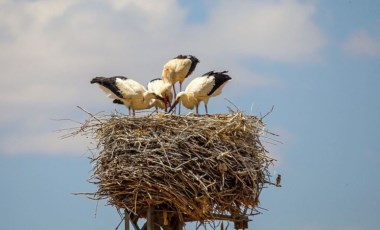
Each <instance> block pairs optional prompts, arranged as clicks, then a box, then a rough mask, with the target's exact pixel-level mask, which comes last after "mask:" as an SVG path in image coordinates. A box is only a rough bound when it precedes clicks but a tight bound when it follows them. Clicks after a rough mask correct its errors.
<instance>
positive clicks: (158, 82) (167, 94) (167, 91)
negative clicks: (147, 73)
mask: <svg viewBox="0 0 380 230" xmlns="http://www.w3.org/2000/svg"><path fill="white" fill-rule="evenodd" d="M171 87H172V85H171V84H170V83H168V82H165V81H164V80H162V79H161V78H156V79H153V80H151V81H150V82H149V83H148V91H152V92H154V93H155V94H157V95H159V96H160V97H162V98H164V101H161V100H158V99H154V102H153V104H154V106H156V109H157V107H158V108H161V109H164V110H165V112H167V108H168V105H169V106H170V105H171V103H172V100H173V93H172V90H171Z"/></svg>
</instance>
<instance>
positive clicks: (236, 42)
mask: <svg viewBox="0 0 380 230" xmlns="http://www.w3.org/2000/svg"><path fill="white" fill-rule="evenodd" d="M314 14H315V7H314V6H313V5H311V4H302V3H299V2H297V1H291V0H289V1H287V0H285V1H246V0H240V1H223V2H222V4H220V5H219V6H217V7H216V8H215V9H214V10H213V11H212V13H211V16H210V19H209V20H210V21H209V22H208V24H207V25H204V26H200V27H199V30H200V31H199V32H198V33H197V34H198V35H204V36H200V39H199V41H197V42H200V43H202V42H203V43H205V44H208V46H207V47H208V49H211V52H214V53H218V55H222V54H225V53H229V54H233V55H236V56H241V55H243V56H248V57H259V58H262V59H270V60H279V61H302V60H305V59H313V58H316V57H317V56H318V54H319V51H320V50H321V49H322V48H323V47H324V45H325V43H326V39H325V38H324V36H323V34H322V32H321V31H320V29H319V28H318V26H317V25H316V23H315V22H314V21H313V16H314ZM201 31H203V32H201ZM204 31H207V33H206V34H204ZM213 47H215V48H214V49H213Z"/></svg>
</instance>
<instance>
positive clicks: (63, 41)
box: [0, 0, 380, 230]
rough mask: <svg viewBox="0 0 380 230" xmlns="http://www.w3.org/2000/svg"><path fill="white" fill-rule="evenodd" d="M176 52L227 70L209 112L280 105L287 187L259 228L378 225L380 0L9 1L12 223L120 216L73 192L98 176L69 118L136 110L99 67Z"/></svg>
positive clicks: (1, 152)
mask: <svg viewBox="0 0 380 230" xmlns="http://www.w3.org/2000/svg"><path fill="white" fill-rule="evenodd" d="M178 54H192V55H195V56H196V57H197V58H199V60H200V63H199V64H198V66H197V68H196V69H195V71H194V73H193V74H192V75H191V77H190V78H189V80H191V78H193V77H196V76H200V75H202V74H203V73H205V72H208V71H210V70H216V71H223V70H228V71H229V74H230V76H231V77H232V80H231V81H230V82H229V83H228V84H227V85H226V87H225V88H224V90H223V93H222V95H220V96H219V97H216V98H213V99H211V100H210V102H209V106H208V108H209V112H210V113H227V112H228V109H227V107H228V106H231V104H229V102H227V100H225V98H226V99H228V100H230V101H231V102H233V104H234V105H236V106H237V107H238V108H239V109H240V110H242V111H244V112H245V113H246V114H252V115H260V114H266V113H267V112H268V111H270V109H271V108H272V106H274V110H273V112H272V113H270V114H269V115H268V116H267V117H266V118H265V120H264V121H265V122H266V124H267V128H268V130H270V131H271V132H273V133H276V134H278V135H279V136H278V137H276V139H277V140H278V141H281V143H282V144H275V145H274V144H273V143H267V142H264V144H265V146H266V147H267V149H268V150H269V151H270V154H271V156H273V157H274V158H276V159H277V162H276V163H275V165H274V167H273V168H271V172H272V173H273V175H276V174H278V173H279V174H281V175H282V184H283V186H282V187H281V188H276V187H273V186H270V187H268V188H266V189H264V190H263V192H262V194H261V197H260V198H261V199H260V201H261V202H260V206H261V207H262V208H263V209H262V214H261V215H258V216H255V217H253V218H252V221H251V222H250V223H249V229H289V230H298V229H299V230H320V229H323V230H325V229H349V230H351V229H352V230H356V229H363V230H367V229H368V230H369V229H377V228H378V226H379V224H378V217H379V215H378V213H379V211H378V206H379V204H380V192H379V191H380V180H379V179H378V178H379V176H380V175H379V171H378V169H377V167H378V165H379V164H380V145H379V143H380V142H379V130H380V121H379V117H380V104H379V102H378V100H379V98H380V93H379V87H380V2H379V1H377V0H361V1H359V0H336V1H329V0H319V1H318V0H266V1H264V0H261V1H260V0H251V1H248V0H236V1H227V0H220V1H211V0H204V1H202V0H193V1H185V0H166V1H153V0H102V1H100V0H93V1H90V0H54V1H50V0H33V1H32V0H30V1H28V0H16V1H12V0H0V78H1V84H0V107H1V113H0V184H1V185H0V186H1V189H0V204H1V205H0V229H13V230H19V229H20V230H21V229H39V230H43V229H52V228H54V229H57V230H60V229H62V230H63V229H94V230H96V229H115V227H116V226H117V224H118V222H119V221H120V217H119V216H118V214H117V212H116V210H115V208H113V207H110V206H106V205H105V202H103V201H101V202H95V201H92V200H90V199H87V198H86V197H84V196H76V195H73V193H75V192H92V191H95V189H96V188H95V187H94V186H93V185H91V184H89V183H88V182H87V181H86V180H87V179H88V178H89V177H90V175H91V165H90V163H89V160H88V156H89V151H88V148H89V146H91V145H92V144H93V143H92V140H88V139H85V138H83V137H80V136H78V137H74V138H68V139H62V138H61V136H62V135H63V133H62V132H57V131H59V130H62V129H66V128H71V127H76V126H77V125H78V124H77V123H76V122H75V121H79V122H82V121H84V120H85V119H86V118H87V114H86V113H84V112H83V111H82V110H80V109H78V108H77V106H81V107H83V108H85V109H86V110H88V111H90V112H92V113H97V112H99V111H106V112H112V111H115V110H118V111H120V112H125V113H127V109H126V108H124V107H120V106H118V105H114V104H112V103H111V101H110V99H109V98H106V97H105V95H104V93H103V92H102V91H101V90H100V89H99V88H98V87H95V86H94V85H91V84H90V80H91V79H92V78H93V77H95V76H114V75H125V76H127V77H129V78H132V79H135V80H137V81H139V82H141V83H142V84H146V83H147V82H149V80H151V79H153V78H157V77H160V76H161V71H162V66H163V64H164V63H166V62H167V61H168V60H170V59H171V58H173V57H175V56H177V55H178ZM186 84H187V83H186V81H185V83H184V85H186ZM200 108H201V110H200V111H201V112H203V108H202V106H201V107H200ZM184 112H186V113H187V112H189V111H186V110H185V111H184ZM263 140H264V139H263ZM187 227H188V229H192V228H193V226H192V225H188V226H187Z"/></svg>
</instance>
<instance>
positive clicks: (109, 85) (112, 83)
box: [91, 76, 163, 115]
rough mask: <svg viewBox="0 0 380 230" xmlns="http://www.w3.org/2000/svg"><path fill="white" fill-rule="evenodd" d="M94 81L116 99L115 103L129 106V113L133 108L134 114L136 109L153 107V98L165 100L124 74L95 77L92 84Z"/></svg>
mask: <svg viewBox="0 0 380 230" xmlns="http://www.w3.org/2000/svg"><path fill="white" fill-rule="evenodd" d="M94 83H97V84H98V85H99V86H100V88H101V89H102V90H103V91H104V92H105V93H106V94H107V96H108V97H110V98H112V99H114V100H113V102H114V103H116V104H124V105H125V106H127V107H128V109H129V114H131V109H132V112H133V115H135V110H142V109H148V108H151V107H153V106H154V105H153V99H159V100H163V98H162V97H160V96H159V95H157V94H155V93H154V92H150V91H147V90H146V89H145V87H144V86H143V85H141V84H140V83H138V82H136V81H134V80H132V79H128V78H127V77H124V76H115V77H108V78H107V77H95V78H93V79H92V80H91V84H94Z"/></svg>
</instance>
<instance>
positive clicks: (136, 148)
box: [72, 112, 274, 222]
mask: <svg viewBox="0 0 380 230" xmlns="http://www.w3.org/2000/svg"><path fill="white" fill-rule="evenodd" d="M264 126H265V125H264V123H263V122H262V120H261V119H259V118H257V117H255V116H247V115H244V114H243V113H240V112H234V113H230V114H215V115H208V116H198V115H187V116H186V115H180V116H179V115H167V114H155V115H150V116H139V117H131V116H125V115H122V114H112V115H101V116H96V117H95V116H93V117H91V118H90V119H89V120H87V121H86V123H84V124H83V125H82V126H81V127H80V128H79V129H78V130H76V132H74V133H72V134H84V135H85V136H90V137H92V138H94V139H95V140H96V142H97V151H98V153H96V154H94V155H93V156H92V157H91V161H92V163H93V165H94V168H93V175H92V177H91V178H90V182H92V183H94V184H96V185H97V188H98V189H97V191H96V192H94V193H87V195H89V196H90V197H91V198H92V199H108V203H109V204H111V205H114V206H116V207H117V208H123V209H127V210H128V211H130V212H134V213H137V214H138V215H140V216H144V215H145V214H144V213H146V209H147V207H148V206H150V207H154V210H164V211H165V212H170V213H174V214H175V215H178V217H179V219H180V220H182V221H185V222H186V221H196V220H197V221H205V220H213V219H228V218H221V216H224V217H225V216H226V215H228V216H231V219H233V218H235V217H236V216H240V215H243V216H246V215H252V214H255V213H256V208H257V206H258V204H259V195H260V192H261V190H262V188H263V187H264V186H265V185H266V184H267V183H271V182H270V173H269V171H268V167H269V166H270V165H271V164H272V163H273V161H274V159H272V158H270V157H269V156H268V155H267V151H266V150H265V148H264V147H263V145H262V144H261V141H260V136H261V135H262V134H263V133H264V132H265V131H264Z"/></svg>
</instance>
